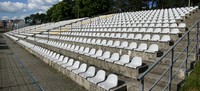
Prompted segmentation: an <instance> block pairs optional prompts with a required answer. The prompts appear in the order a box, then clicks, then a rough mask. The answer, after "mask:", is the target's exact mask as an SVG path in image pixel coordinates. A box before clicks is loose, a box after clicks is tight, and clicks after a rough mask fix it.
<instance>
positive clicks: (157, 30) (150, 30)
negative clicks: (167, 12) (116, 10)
mask: <svg viewBox="0 0 200 91" xmlns="http://www.w3.org/2000/svg"><path fill="white" fill-rule="evenodd" d="M71 31H72V33H71V32H62V34H72V35H74V34H75V33H76V32H79V34H80V35H84V34H86V35H87V34H88V35H95V34H96V35H101V34H100V33H98V32H103V34H104V32H108V33H107V35H108V34H110V33H109V32H113V33H114V32H130V33H161V34H178V33H181V32H180V30H179V29H178V28H173V29H170V28H163V29H162V28H82V29H72V30H71ZM86 31H89V32H91V33H87V32H86ZM92 32H94V33H92ZM95 32H97V33H95ZM47 33H48V32H46V34H47ZM122 35H123V34H122ZM126 35H127V34H126Z"/></svg>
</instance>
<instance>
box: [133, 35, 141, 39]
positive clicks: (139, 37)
mask: <svg viewBox="0 0 200 91" xmlns="http://www.w3.org/2000/svg"><path fill="white" fill-rule="evenodd" d="M141 38H142V34H137V35H136V36H135V38H134V39H141Z"/></svg>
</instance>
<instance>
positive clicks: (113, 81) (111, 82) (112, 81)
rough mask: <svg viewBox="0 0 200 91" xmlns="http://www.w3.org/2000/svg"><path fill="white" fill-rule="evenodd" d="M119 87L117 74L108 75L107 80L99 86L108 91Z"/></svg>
mask: <svg viewBox="0 0 200 91" xmlns="http://www.w3.org/2000/svg"><path fill="white" fill-rule="evenodd" d="M117 85H118V76H117V75H115V74H110V75H108V77H107V78H106V80H105V81H104V82H101V83H99V84H98V86H100V87H102V88H104V89H106V90H108V91H109V90H110V89H111V88H113V87H116V86H117Z"/></svg>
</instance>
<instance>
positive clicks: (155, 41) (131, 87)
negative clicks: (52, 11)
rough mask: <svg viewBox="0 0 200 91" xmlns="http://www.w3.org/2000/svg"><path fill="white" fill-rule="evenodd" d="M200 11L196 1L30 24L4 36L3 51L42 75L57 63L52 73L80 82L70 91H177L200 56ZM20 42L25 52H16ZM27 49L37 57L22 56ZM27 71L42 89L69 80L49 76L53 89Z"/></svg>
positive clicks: (22, 65) (4, 56)
mask: <svg viewBox="0 0 200 91" xmlns="http://www.w3.org/2000/svg"><path fill="white" fill-rule="evenodd" d="M199 15H200V10H199V7H198V6H193V7H192V6H191V7H177V8H167V9H153V10H142V11H132V12H120V13H112V14H105V15H100V16H96V17H85V18H77V19H71V20H65V21H59V22H54V23H44V24H39V25H32V26H27V27H23V28H19V29H16V30H13V31H9V32H6V33H4V34H3V35H1V36H2V37H4V38H5V40H6V41H8V42H7V43H4V47H5V48H4V49H10V50H11V49H12V50H11V51H9V52H8V53H6V54H0V55H2V56H1V57H2V58H4V59H5V60H6V59H7V60H8V59H9V60H11V59H10V57H8V58H6V55H7V56H8V55H14V57H13V59H12V60H14V59H15V60H16V59H17V60H18V62H19V63H20V65H21V66H20V67H24V66H25V65H30V66H31V65H34V64H36V65H34V66H35V67H33V66H32V67H31V68H32V69H37V68H38V69H37V72H38V74H41V75H43V74H42V72H43V71H42V70H43V69H39V68H42V67H40V66H44V67H47V68H52V70H50V71H49V70H48V73H49V75H51V74H52V71H56V72H57V73H58V74H59V76H61V77H62V76H64V77H67V78H69V79H70V81H71V82H72V84H73V85H74V84H75V86H73V87H74V89H73V88H72V89H73V90H70V91H84V90H89V91H166V90H168V91H178V90H180V89H181V87H182V85H183V84H184V81H185V78H186V77H187V76H188V75H189V74H190V72H191V70H192V69H193V68H194V66H195V64H196V62H197V60H199V37H200V36H199V24H200V21H199V18H200V16H199ZM5 40H4V41H5ZM11 40H12V41H11ZM2 41H3V40H2ZM6 45H7V47H6ZM14 45H15V46H14ZM19 45H20V46H21V47H19V48H21V49H20V50H21V51H20V50H18V51H17V52H15V51H16V50H17V49H15V48H16V47H17V46H19ZM22 49H25V50H26V51H27V52H29V53H30V54H32V55H34V56H32V55H31V56H32V57H29V56H30V55H27V56H26V55H25V54H24V55H23V58H19V55H21V54H20V52H25V51H22ZM36 58H37V59H38V60H39V62H38V61H35V60H37V59H36ZM20 59H23V60H24V61H26V60H27V61H26V62H28V60H32V62H31V63H26V62H25V64H24V63H23V62H22V61H20ZM33 59H34V60H33ZM39 63H41V64H42V65H41V64H39ZM4 64H6V63H4ZM12 64H13V65H14V64H17V63H12ZM2 66H3V63H2ZM23 70H24V71H26V73H27V74H29V76H30V77H31V79H32V81H34V82H35V84H36V87H37V88H38V89H39V90H40V91H43V90H46V91H59V90H56V89H59V88H56V86H57V85H61V86H64V85H63V84H62V83H66V82H64V81H65V80H62V79H61V78H58V79H57V78H56V77H57V76H55V77H54V78H48V80H50V81H51V80H52V81H53V82H55V83H56V85H55V87H52V89H53V88H54V89H53V90H52V89H51V87H43V85H45V84H48V83H42V82H40V81H39V80H37V77H36V78H35V77H34V76H33V75H34V74H37V72H36V73H34V74H30V73H31V72H30V71H29V69H27V68H24V69H23ZM40 70H41V71H40ZM44 73H45V71H44ZM18 75H20V74H18ZM4 76H6V75H5V74H4ZM2 77H3V76H2ZM43 78H45V77H44V75H43ZM3 79H4V78H1V80H3ZM13 79H14V78H13ZM26 79H28V77H27V78H26ZM46 79H47V78H46ZM56 79H57V81H54V80H56ZM63 79H66V78H63ZM19 81H20V80H19ZM50 81H49V84H53V82H50ZM70 81H68V83H69V82H70ZM59 82H60V83H59ZM1 84H3V83H1ZM29 85H30V86H32V85H31V84H29ZM46 86H47V85H46ZM69 86H71V85H69ZM7 88H9V86H8V87H7ZM32 88H33V89H35V88H34V86H33V87H32ZM21 89H22V88H21ZM50 89H51V90H50ZM64 89H66V88H62V89H60V91H62V90H64ZM24 91H26V90H24Z"/></svg>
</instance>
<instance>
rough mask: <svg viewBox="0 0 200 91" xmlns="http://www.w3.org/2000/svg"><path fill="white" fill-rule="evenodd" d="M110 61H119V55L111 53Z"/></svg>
mask: <svg viewBox="0 0 200 91" xmlns="http://www.w3.org/2000/svg"><path fill="white" fill-rule="evenodd" d="M110 59H113V60H119V53H113V54H112V55H111V57H110Z"/></svg>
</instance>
